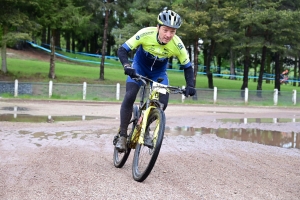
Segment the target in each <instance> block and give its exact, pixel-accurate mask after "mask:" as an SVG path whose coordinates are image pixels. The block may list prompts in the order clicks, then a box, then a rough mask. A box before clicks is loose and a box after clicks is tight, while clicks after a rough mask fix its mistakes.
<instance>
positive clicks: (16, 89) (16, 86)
mask: <svg viewBox="0 0 300 200" xmlns="http://www.w3.org/2000/svg"><path fill="white" fill-rule="evenodd" d="M18 83H19V82H18V79H16V80H15V97H17V96H18V87H19V86H18Z"/></svg>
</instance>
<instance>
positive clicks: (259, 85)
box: [256, 46, 267, 97]
mask: <svg viewBox="0 0 300 200" xmlns="http://www.w3.org/2000/svg"><path fill="white" fill-rule="evenodd" d="M266 54H267V47H266V46H264V47H263V48H262V53H261V61H260V69H259V75H258V81H257V88H256V89H257V96H259V97H261V92H260V90H262V82H263V75H264V70H265V61H266Z"/></svg>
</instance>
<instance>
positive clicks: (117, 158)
mask: <svg viewBox="0 0 300 200" xmlns="http://www.w3.org/2000/svg"><path fill="white" fill-rule="evenodd" d="M137 119H138V107H137V106H136V105H134V106H133V110H132V117H131V121H130V122H131V130H130V134H129V137H128V138H127V149H126V151H125V152H119V151H118V150H117V149H116V147H115V148H114V155H113V160H114V166H115V167H116V168H121V167H123V166H124V164H125V163H126V161H127V159H128V156H129V154H130V151H131V148H130V147H129V142H130V139H131V136H132V133H133V130H134V128H135V125H136V123H137ZM129 126H130V124H129ZM116 137H119V136H116ZM115 140H117V138H115Z"/></svg>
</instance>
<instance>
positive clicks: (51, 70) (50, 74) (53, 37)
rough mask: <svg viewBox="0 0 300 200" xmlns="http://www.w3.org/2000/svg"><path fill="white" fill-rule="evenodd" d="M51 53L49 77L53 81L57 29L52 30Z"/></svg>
mask: <svg viewBox="0 0 300 200" xmlns="http://www.w3.org/2000/svg"><path fill="white" fill-rule="evenodd" d="M50 48H51V53H50V70H49V75H48V77H49V78H51V79H55V78H56V76H55V29H52V37H51V45H50Z"/></svg>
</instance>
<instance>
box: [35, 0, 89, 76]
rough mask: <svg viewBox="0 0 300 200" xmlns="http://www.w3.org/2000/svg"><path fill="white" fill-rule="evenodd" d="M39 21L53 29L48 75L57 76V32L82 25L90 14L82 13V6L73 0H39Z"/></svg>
mask: <svg viewBox="0 0 300 200" xmlns="http://www.w3.org/2000/svg"><path fill="white" fill-rule="evenodd" d="M39 8H40V10H39V14H40V16H39V21H40V23H41V24H42V25H43V26H44V27H49V29H50V30H51V40H50V41H51V42H50V43H51V47H50V49H51V54H50V68H49V74H48V77H49V78H51V79H55V78H56V74H55V37H56V32H57V31H58V30H61V29H71V28H74V27H78V26H79V27H80V26H82V25H83V24H85V22H86V21H87V20H88V19H89V17H90V16H87V15H82V14H81V8H80V7H75V6H74V5H73V3H72V0H48V1H43V0H40V1H39Z"/></svg>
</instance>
